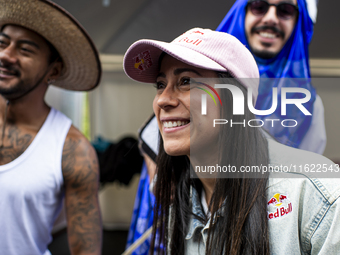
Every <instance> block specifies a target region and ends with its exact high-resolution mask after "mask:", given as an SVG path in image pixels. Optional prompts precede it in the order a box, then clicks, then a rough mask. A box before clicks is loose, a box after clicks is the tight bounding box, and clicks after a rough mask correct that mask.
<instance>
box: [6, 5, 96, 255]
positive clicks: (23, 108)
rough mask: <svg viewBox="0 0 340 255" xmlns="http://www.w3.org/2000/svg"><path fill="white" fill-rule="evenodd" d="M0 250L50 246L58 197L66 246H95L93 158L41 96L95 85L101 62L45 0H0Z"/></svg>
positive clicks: (78, 250) (79, 31)
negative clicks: (64, 219) (63, 212)
mask: <svg viewBox="0 0 340 255" xmlns="http://www.w3.org/2000/svg"><path fill="white" fill-rule="evenodd" d="M0 6H1V8H0V29H1V30H0V31H1V33H0V94H1V96H0V215H1V219H0V230H1V231H0V254H6V255H12V254H13V255H17V254H43V255H47V254H50V252H49V251H48V249H47V245H48V244H49V243H50V242H51V239H52V237H51V230H52V226H53V223H54V220H55V219H56V217H57V216H58V214H59V212H60V210H61V207H62V200H63V198H65V207H66V216H67V232H68V242H69V247H70V250H71V253H72V254H100V250H101V235H102V234H101V233H102V228H101V218H100V211H99V206H98V196H97V195H98V172H99V169H98V162H97V158H96V154H95V151H94V149H93V147H92V146H91V144H90V143H89V142H88V141H87V139H86V138H85V137H84V136H83V135H82V134H81V133H80V132H79V131H78V130H77V129H76V128H75V127H74V126H73V125H71V121H70V120H69V119H68V118H67V117H66V116H64V115H63V114H62V113H60V112H59V111H57V110H55V109H53V108H51V107H49V106H48V105H47V104H46V103H45V101H44V96H45V93H46V90H47V88H48V86H49V85H50V84H53V85H55V86H58V87H61V88H64V89H68V90H76V91H88V90H91V89H93V88H95V87H96V86H97V85H98V83H99V80H100V76H101V67H100V62H99V58H98V53H97V51H96V48H95V46H94V44H93V42H92V41H91V39H90V37H89V36H88V35H87V33H86V32H85V30H84V29H83V28H82V26H81V25H80V24H79V23H78V22H77V21H76V20H75V19H74V18H73V17H72V16H71V15H70V14H68V13H67V12H66V11H65V10H63V9H62V8H61V7H59V6H57V5H56V4H54V3H53V2H50V1H47V0H11V1H8V0H0Z"/></svg>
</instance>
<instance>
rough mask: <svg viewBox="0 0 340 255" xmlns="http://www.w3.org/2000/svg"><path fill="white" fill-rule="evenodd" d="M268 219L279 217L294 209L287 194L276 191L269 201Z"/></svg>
mask: <svg viewBox="0 0 340 255" xmlns="http://www.w3.org/2000/svg"><path fill="white" fill-rule="evenodd" d="M267 205H268V219H269V220H272V219H277V218H280V217H283V216H286V215H287V214H289V213H291V212H292V211H293V207H292V203H291V202H290V200H289V199H288V197H287V195H283V194H280V193H276V194H275V195H274V196H273V197H272V198H271V199H269V201H268V203H267Z"/></svg>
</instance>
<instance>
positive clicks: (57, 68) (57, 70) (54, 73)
mask: <svg viewBox="0 0 340 255" xmlns="http://www.w3.org/2000/svg"><path fill="white" fill-rule="evenodd" d="M62 69H63V63H62V62H61V61H57V62H54V63H52V68H51V71H50V72H49V75H48V79H49V80H57V79H58V77H59V76H60V75H61V71H62Z"/></svg>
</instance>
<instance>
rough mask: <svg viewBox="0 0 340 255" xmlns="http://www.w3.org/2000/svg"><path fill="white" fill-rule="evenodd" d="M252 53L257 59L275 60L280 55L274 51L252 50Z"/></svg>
mask: <svg viewBox="0 0 340 255" xmlns="http://www.w3.org/2000/svg"><path fill="white" fill-rule="evenodd" d="M251 52H252V53H253V54H254V55H255V56H256V57H259V58H263V59H271V58H274V57H276V55H277V54H278V53H279V52H277V51H272V50H268V49H251Z"/></svg>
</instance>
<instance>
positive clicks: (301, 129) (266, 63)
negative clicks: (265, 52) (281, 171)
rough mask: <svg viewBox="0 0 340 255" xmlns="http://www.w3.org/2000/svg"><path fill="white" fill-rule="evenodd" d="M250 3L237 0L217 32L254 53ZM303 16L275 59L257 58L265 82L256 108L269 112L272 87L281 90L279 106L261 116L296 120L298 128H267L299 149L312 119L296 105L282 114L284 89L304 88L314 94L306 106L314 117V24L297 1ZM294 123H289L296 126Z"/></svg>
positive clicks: (295, 95) (292, 95)
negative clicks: (249, 24)
mask: <svg viewBox="0 0 340 255" xmlns="http://www.w3.org/2000/svg"><path fill="white" fill-rule="evenodd" d="M247 3H248V1H247V0H236V2H235V4H234V5H233V6H232V8H231V9H230V11H229V12H228V14H227V15H226V16H225V18H224V19H223V21H222V22H221V24H220V25H219V26H218V28H217V29H216V30H217V31H222V32H227V33H229V34H232V35H234V36H235V37H236V38H238V39H239V40H240V41H241V42H242V43H243V44H244V45H246V47H247V48H248V49H249V50H250V47H249V44H248V41H247V38H246V34H245V16H246V6H247ZM297 3H298V7H299V16H298V19H297V22H296V25H295V28H294V30H293V32H292V35H291V37H290V38H289V39H288V41H287V42H286V44H285V46H284V47H283V48H282V50H281V51H280V53H279V54H278V55H277V56H276V57H274V58H272V59H261V58H259V57H256V56H254V57H255V60H256V62H257V65H258V67H259V71H260V76H261V82H260V87H259V96H258V98H257V102H256V106H255V108H256V109H258V110H266V109H269V108H270V107H271V105H272V88H273V87H277V88H278V94H279V95H278V107H277V109H276V111H275V112H274V113H273V114H272V115H270V116H257V118H260V119H262V120H263V121H264V120H265V119H280V120H284V119H294V120H296V121H297V123H298V125H297V126H296V127H288V128H287V127H283V126H282V125H281V124H280V123H278V122H276V123H275V124H274V127H273V123H272V122H270V121H269V122H268V121H264V122H265V126H264V127H265V128H266V129H267V130H268V131H269V133H271V135H273V136H274V137H275V138H276V139H277V140H279V141H280V142H281V143H284V144H287V145H290V146H293V147H299V145H300V143H301V141H302V139H303V137H304V135H305V134H306V132H307V130H308V129H309V126H310V124H311V119H312V117H311V116H305V115H304V113H302V112H301V111H300V110H299V109H298V108H297V107H296V106H294V105H288V106H287V114H286V115H284V116H283V115H281V103H280V102H281V88H282V87H300V88H305V89H307V90H309V91H310V93H311V99H310V100H309V102H307V103H304V104H303V105H304V107H305V108H306V109H307V110H308V111H309V112H310V113H311V114H313V103H314V101H315V97H316V91H315V89H314V88H313V87H312V85H311V84H310V70H309V55H308V45H309V43H310V41H311V39H312V36H313V21H312V20H311V18H310V16H309V15H308V11H307V5H306V2H305V1H304V0H297ZM267 78H306V79H275V80H274V79H267ZM302 97H304V95H302V94H301V93H289V94H287V98H302ZM292 124H294V123H290V124H288V123H286V124H285V125H292Z"/></svg>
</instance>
